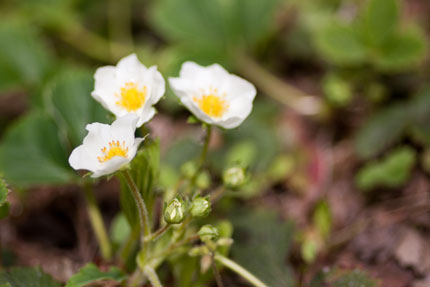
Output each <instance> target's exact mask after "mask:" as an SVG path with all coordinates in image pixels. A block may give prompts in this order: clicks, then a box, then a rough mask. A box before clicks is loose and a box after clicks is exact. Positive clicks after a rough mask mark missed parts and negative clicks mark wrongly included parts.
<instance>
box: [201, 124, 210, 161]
mask: <svg viewBox="0 0 430 287" xmlns="http://www.w3.org/2000/svg"><path fill="white" fill-rule="evenodd" d="M211 134H212V126H211V125H207V126H206V136H205V142H204V144H203V149H202V153H201V154H200V160H199V169H201V168H202V167H203V165H204V164H205V160H206V155H207V153H208V148H209V142H210V140H211Z"/></svg>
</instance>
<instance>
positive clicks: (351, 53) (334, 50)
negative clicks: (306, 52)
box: [315, 22, 367, 65]
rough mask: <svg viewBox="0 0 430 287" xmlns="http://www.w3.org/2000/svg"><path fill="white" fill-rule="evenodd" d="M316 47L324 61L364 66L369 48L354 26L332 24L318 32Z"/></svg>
mask: <svg viewBox="0 0 430 287" xmlns="http://www.w3.org/2000/svg"><path fill="white" fill-rule="evenodd" d="M315 40H316V42H315V44H316V47H317V48H318V50H319V52H320V54H321V55H322V57H323V59H325V60H327V61H330V62H332V63H334V64H339V65H352V64H362V63H363V62H365V61H366V57H367V47H366V46H365V45H364V43H362V41H361V38H360V36H359V34H358V32H357V29H356V28H355V27H354V26H352V25H346V24H340V23H335V22H332V23H330V24H327V25H326V26H325V27H323V28H321V29H320V30H318V31H317V34H316V38H315Z"/></svg>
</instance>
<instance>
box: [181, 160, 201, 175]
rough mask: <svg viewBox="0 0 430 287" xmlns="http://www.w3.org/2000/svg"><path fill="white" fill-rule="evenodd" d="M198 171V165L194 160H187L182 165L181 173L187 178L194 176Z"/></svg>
mask: <svg viewBox="0 0 430 287" xmlns="http://www.w3.org/2000/svg"><path fill="white" fill-rule="evenodd" d="M197 171H198V168H197V165H196V163H195V162H194V161H187V162H186V163H184V164H183V165H182V166H181V173H182V174H183V175H184V176H185V177H186V178H192V177H193V176H194V175H195V174H196V173H197Z"/></svg>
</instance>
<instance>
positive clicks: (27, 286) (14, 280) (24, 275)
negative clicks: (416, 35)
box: [0, 267, 61, 287]
mask: <svg viewBox="0 0 430 287" xmlns="http://www.w3.org/2000/svg"><path fill="white" fill-rule="evenodd" d="M0 286H8V287H9V286H10V287H59V286H61V284H60V283H59V282H57V281H55V280H54V279H52V277H51V276H50V275H48V274H46V273H44V272H43V271H42V269H40V268H27V267H17V268H12V269H11V270H10V271H3V272H0Z"/></svg>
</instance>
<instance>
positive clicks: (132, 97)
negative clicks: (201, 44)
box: [91, 54, 165, 127]
mask: <svg viewBox="0 0 430 287" xmlns="http://www.w3.org/2000/svg"><path fill="white" fill-rule="evenodd" d="M94 79H95V88H94V91H93V92H92V93H91V95H92V96H93V98H94V99H96V100H97V101H98V102H100V103H101V104H102V105H103V107H105V108H106V109H107V110H109V111H111V112H112V113H113V114H114V115H115V116H117V117H121V116H124V115H126V114H129V113H133V114H136V115H137V116H138V118H139V120H138V122H137V126H138V127H140V126H141V125H142V124H144V123H146V122H147V121H149V120H150V119H152V117H153V116H154V115H155V112H156V111H155V109H154V108H153V107H152V106H153V105H155V104H156V103H157V102H158V101H159V100H160V98H161V97H162V96H163V95H164V92H165V82H164V79H163V77H162V76H161V74H160V72H158V71H157V67H156V66H152V67H150V68H146V67H145V66H144V65H143V64H142V63H141V62H139V60H138V59H137V56H136V55H135V54H131V55H130V56H127V57H125V58H123V59H121V60H120V61H119V62H118V64H117V65H116V67H114V66H105V67H101V68H98V69H97V71H96V73H95V75H94Z"/></svg>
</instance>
